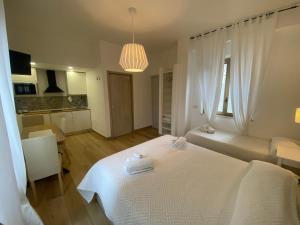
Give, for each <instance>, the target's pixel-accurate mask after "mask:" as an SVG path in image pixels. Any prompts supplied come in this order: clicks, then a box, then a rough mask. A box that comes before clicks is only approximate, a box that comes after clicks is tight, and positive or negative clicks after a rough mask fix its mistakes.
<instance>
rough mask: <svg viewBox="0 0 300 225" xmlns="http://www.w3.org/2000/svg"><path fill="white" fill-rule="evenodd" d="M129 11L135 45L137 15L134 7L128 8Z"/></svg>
mask: <svg viewBox="0 0 300 225" xmlns="http://www.w3.org/2000/svg"><path fill="white" fill-rule="evenodd" d="M128 11H129V13H130V15H131V25H132V43H133V44H134V43H135V35H134V25H135V20H134V19H135V18H134V16H135V14H136V8H134V7H130V8H128Z"/></svg>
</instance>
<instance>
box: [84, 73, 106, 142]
mask: <svg viewBox="0 0 300 225" xmlns="http://www.w3.org/2000/svg"><path fill="white" fill-rule="evenodd" d="M86 85H87V96H88V104H89V108H90V109H91V119H92V128H93V130H95V131H96V132H98V133H99V134H101V135H103V136H105V137H109V136H110V129H109V127H108V125H109V118H108V116H107V111H106V104H107V103H106V99H105V92H104V85H105V84H104V79H103V75H102V72H101V69H99V68H97V69H91V70H88V71H86Z"/></svg>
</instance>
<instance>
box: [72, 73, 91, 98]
mask: <svg viewBox="0 0 300 225" xmlns="http://www.w3.org/2000/svg"><path fill="white" fill-rule="evenodd" d="M85 76H86V75H85V73H80V72H74V71H68V72H67V86H68V94H69V95H86V94H87V91H86V77H85Z"/></svg>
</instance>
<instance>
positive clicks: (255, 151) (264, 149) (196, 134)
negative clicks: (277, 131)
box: [185, 129, 276, 163]
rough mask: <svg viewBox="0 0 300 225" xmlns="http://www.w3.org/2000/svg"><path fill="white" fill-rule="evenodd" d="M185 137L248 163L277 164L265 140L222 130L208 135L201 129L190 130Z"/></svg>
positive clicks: (268, 142)
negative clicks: (253, 161) (254, 161)
mask: <svg viewBox="0 0 300 225" xmlns="http://www.w3.org/2000/svg"><path fill="white" fill-rule="evenodd" d="M185 137H186V138H187V141H188V142H190V143H193V144H195V145H199V146H201V147H204V148H208V149H211V150H213V151H216V152H219V153H222V154H225V155H229V156H231V157H234V158H237V159H241V160H244V161H247V162H250V161H251V160H261V161H266V162H272V163H274V162H276V158H275V157H274V156H272V154H271V153H270V141H268V140H265V139H261V138H256V137H249V136H241V135H236V134H233V133H230V132H224V131H220V130H216V132H215V133H214V134H208V133H203V132H201V131H200V130H199V129H193V130H190V131H189V132H188V133H187V134H186V135H185Z"/></svg>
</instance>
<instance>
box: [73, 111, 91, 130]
mask: <svg viewBox="0 0 300 225" xmlns="http://www.w3.org/2000/svg"><path fill="white" fill-rule="evenodd" d="M72 115H73V128H74V131H81V130H88V129H91V128H92V123H91V112H90V110H82V111H73V112H72Z"/></svg>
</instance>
